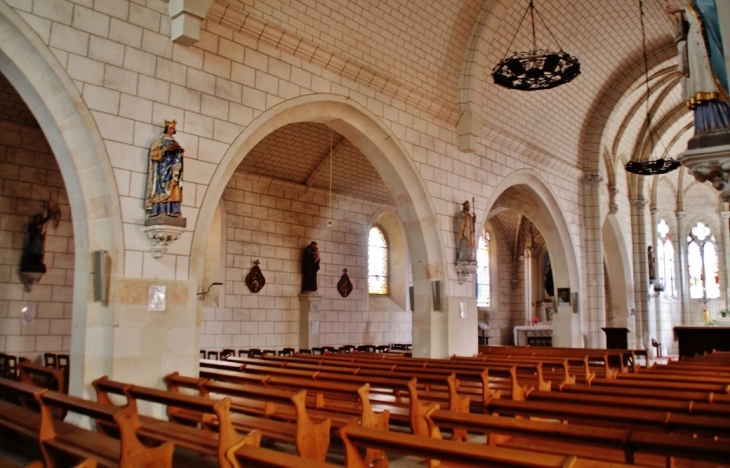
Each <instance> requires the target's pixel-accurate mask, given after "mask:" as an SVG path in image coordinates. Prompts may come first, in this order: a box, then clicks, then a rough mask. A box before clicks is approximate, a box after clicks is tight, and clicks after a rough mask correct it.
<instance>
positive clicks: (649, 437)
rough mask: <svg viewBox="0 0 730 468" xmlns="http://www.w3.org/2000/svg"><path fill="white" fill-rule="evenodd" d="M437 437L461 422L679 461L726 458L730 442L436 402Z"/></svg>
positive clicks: (537, 442)
mask: <svg viewBox="0 0 730 468" xmlns="http://www.w3.org/2000/svg"><path fill="white" fill-rule="evenodd" d="M426 419H427V422H428V426H429V431H430V434H431V436H432V437H435V438H440V437H441V432H440V430H441V428H443V427H447V428H462V429H465V430H468V431H469V432H477V433H483V434H486V435H487V436H488V443H489V444H490V445H499V446H506V447H512V448H521V449H525V450H534V451H538V452H546V451H547V452H554V453H563V454H573V455H582V456H585V457H586V458H598V459H602V460H605V461H618V462H624V463H629V464H634V463H637V464H640V465H654V466H659V467H664V466H674V460H673V458H675V457H677V458H681V459H685V460H693V461H703V462H713V463H725V462H727V461H728V460H730V445H728V444H726V443H725V442H724V441H719V440H712V439H698V438H695V437H693V436H691V435H679V434H674V435H666V434H663V433H657V432H641V431H632V430H626V429H620V428H604V427H594V426H583V425H579V424H559V423H555V422H544V421H529V420H524V419H513V418H505V417H499V416H490V415H483V414H462V413H454V412H452V411H446V410H441V409H438V408H432V409H431V410H430V411H429V412H428V414H427V415H426Z"/></svg>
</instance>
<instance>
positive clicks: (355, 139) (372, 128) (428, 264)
mask: <svg viewBox="0 0 730 468" xmlns="http://www.w3.org/2000/svg"><path fill="white" fill-rule="evenodd" d="M295 122H319V123H323V124H325V125H328V126H330V127H332V128H333V129H334V130H335V131H336V132H338V133H340V134H341V135H343V136H344V137H345V138H347V139H348V140H349V141H350V142H351V143H352V144H353V145H355V146H356V147H357V148H358V149H359V150H360V151H361V152H362V153H363V154H364V155H365V157H367V158H368V160H369V161H370V163H371V164H372V165H373V167H374V168H375V170H376V171H377V172H378V174H379V175H380V177H382V179H383V181H384V182H385V183H386V185H387V186H388V188H389V189H390V191H391V194H392V196H393V199H394V200H395V201H396V214H397V216H398V218H399V219H400V221H401V222H402V223H403V226H404V227H405V228H406V241H407V244H408V250H409V254H410V257H411V265H412V273H413V283H414V291H415V296H416V308H418V306H419V304H420V307H421V310H423V311H427V312H424V313H431V311H432V309H431V307H430V305H429V304H430V303H431V302H430V298H431V294H432V284H431V283H432V282H435V281H440V284H441V285H442V291H443V286H444V285H445V284H446V282H445V279H446V268H445V260H444V258H445V256H444V252H443V248H442V246H443V242H442V239H441V231H440V228H439V226H438V222H437V220H438V216H437V214H436V210H435V208H434V206H433V203H432V201H431V198H430V196H429V194H428V191H427V190H426V184H425V183H424V181H423V179H422V177H421V175H420V174H419V173H418V170H417V169H416V167H415V165H414V163H413V161H412V159H411V157H410V155H409V154H408V153H407V151H406V150H405V148H404V146H403V145H402V144H401V143H400V142H399V141H398V139H397V138H396V137H395V135H393V134H392V133H391V131H390V130H389V129H388V127H387V126H386V125H385V124H384V123H382V122H381V121H380V120H379V119H378V117H377V116H375V115H373V114H372V113H371V112H370V111H368V110H367V109H366V108H364V107H363V106H361V105H359V104H358V103H356V102H354V101H353V100H351V99H348V98H346V97H343V96H336V95H329V94H316V95H307V96H302V97H299V98H295V99H291V100H288V101H285V102H282V103H280V104H278V105H276V106H274V107H272V108H271V109H269V110H267V111H266V112H264V113H263V114H261V115H260V116H259V117H257V118H256V119H255V120H254V121H253V122H252V123H251V124H249V125H248V126H247V127H246V128H245V129H244V131H243V132H242V133H241V134H240V135H239V136H238V138H236V140H235V141H234V142H233V143H232V144H231V146H230V148H229V149H228V151H227V152H226V154H225V155H224V157H223V159H222V161H221V163H220V164H219V165H218V168H217V170H216V172H215V173H214V174H213V177H212V179H211V181H210V185H209V187H208V190H207V192H206V194H205V198H204V200H203V203H202V205H201V209H200V215H199V217H198V223H196V228H195V232H194V235H193V244H192V246H193V247H192V255H191V259H190V270H189V271H190V275H191V277H195V278H197V277H200V272H201V270H200V269H201V268H202V263H201V261H200V259H201V258H203V255H202V252H204V247H205V239H206V237H207V235H208V232H207V230H208V226H209V225H210V222H211V218H212V213H213V211H214V208H215V205H216V203H218V200H219V199H220V198H221V196H222V194H223V190H224V189H225V187H226V184H227V183H228V181H229V180H230V178H231V176H232V175H233V173H234V172H235V170H236V168H237V167H238V165H239V164H240V163H241V161H242V160H243V158H244V157H245V156H246V155H247V154H248V153H249V152H250V151H251V149H252V148H254V147H255V146H256V144H258V142H260V141H261V140H262V139H263V138H264V137H266V135H268V134H269V133H271V132H273V131H274V130H276V129H278V128H280V127H282V126H284V125H287V124H290V123H295ZM419 301H420V302H419ZM439 315H443V314H439ZM435 320H437V321H438V320H440V318H436V319H435ZM441 320H442V319H441ZM423 323H425V325H424V327H425V328H427V330H424V331H423V334H424V335H425V336H423V337H421V338H422V339H423V340H427V341H429V344H427V345H426V346H423V347H419V348H418V349H419V351H418V353H419V354H422V353H426V354H432V353H434V352H437V353H438V354H439V355H441V354H443V356H446V355H448V354H447V352H446V350H440V349H439V350H437V351H435V348H434V346H437V345H436V344H437V343H444V342H445V338H444V336H445V335H444V334H445V330H443V329H442V327H435V326H432V325H431V320H430V319H429V320H425V319H424V320H423ZM434 334H437V335H439V336H434ZM417 339H418V338H417V336H416V331H415V330H414V350H415V349H416V343H415V342H416V341H417ZM424 350H425V351H424ZM414 352H415V351H414Z"/></svg>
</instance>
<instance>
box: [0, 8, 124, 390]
mask: <svg viewBox="0 0 730 468" xmlns="http://www.w3.org/2000/svg"><path fill="white" fill-rule="evenodd" d="M0 70H1V71H2V73H3V74H4V75H5V76H6V77H7V79H8V80H9V81H10V83H11V84H12V85H13V87H14V88H15V89H16V90H17V91H18V93H19V94H20V96H21V97H22V98H23V100H24V101H25V102H26V104H27V105H28V108H29V109H30V110H31V112H32V113H33V115H34V116H35V118H36V120H37V121H38V124H39V125H40V127H41V129H42V131H43V133H44V135H45V136H46V139H47V140H48V142H49V144H50V146H51V148H52V150H53V154H54V155H55V157H56V160H57V161H58V166H59V168H60V170H61V174H62V177H63V181H64V184H65V186H66V191H67V193H68V198H69V204H70V207H71V213H72V216H73V231H74V247H75V263H74V268H75V272H74V291H73V311H74V312H73V318H72V332H71V353H70V354H71V377H70V392H71V393H72V394H78V395H80V394H81V393H82V391H83V385H85V384H88V383H90V381H91V379H93V378H95V377H98V375H91V374H88V372H87V369H94V372H96V373H97V374H98V373H99V372H103V371H105V369H106V371H110V370H111V369H110V364H111V360H110V356H111V355H112V351H113V350H112V346H113V341H112V340H104V339H102V337H103V336H106V335H108V334H109V333H110V329H111V324H110V325H109V326H107V325H106V324H102V325H97V326H96V327H95V328H96V330H95V331H90V329H89V321H88V320H87V316H89V315H90V314H91V313H92V312H93V313H96V312H98V313H99V314H101V313H103V309H104V307H103V306H102V305H101V303H94V302H91V300H90V297H91V296H92V295H91V294H90V292H89V283H90V281H89V275H91V274H92V271H91V252H93V251H96V250H106V251H108V252H109V254H110V255H111V257H112V277H114V276H119V271H120V268H121V266H120V265H121V262H120V261H119V259H120V257H121V256H122V255H123V245H124V243H123V241H122V239H121V234H120V233H121V232H122V226H121V214H120V213H121V211H120V207H119V197H118V194H117V193H116V182H115V179H114V174H113V171H112V168H111V164H110V163H109V158H108V156H107V152H106V148H105V146H104V144H103V142H102V139H101V135H100V134H99V131H98V129H97V127H96V124H95V123H94V119H93V117H92V115H91V113H90V112H89V109H88V108H87V107H86V106H85V104H84V101H83V99H82V98H81V96H80V95H79V93H78V90H77V88H76V86H75V85H74V84H73V82H72V81H71V79H70V78H69V76H68V74H67V73H66V70H64V69H63V67H61V65H60V64H59V62H58V60H57V59H56V57H55V56H54V55H53V53H52V52H51V51H50V50H49V49H48V47H47V46H46V45H45V44H44V43H43V42H42V41H41V39H40V38H39V37H38V35H37V34H36V33H35V32H34V31H33V29H32V28H31V27H30V26H29V25H28V24H27V23H26V22H25V21H24V20H23V19H22V18H21V17H20V16H18V15H17V14H16V13H15V12H14V11H13V9H12V8H10V7H9V6H8V5H7V3H5V2H4V1H0ZM113 284H114V283H113V282H112V285H113ZM113 291H114V289H113V287H112V294H113ZM96 322H97V323H98V322H99V321H98V320H96ZM88 336H95V337H98V339H97V340H95V341H96V342H94V343H91V342H90V341H91V340H89V341H87V337H88ZM87 374H88V375H87Z"/></svg>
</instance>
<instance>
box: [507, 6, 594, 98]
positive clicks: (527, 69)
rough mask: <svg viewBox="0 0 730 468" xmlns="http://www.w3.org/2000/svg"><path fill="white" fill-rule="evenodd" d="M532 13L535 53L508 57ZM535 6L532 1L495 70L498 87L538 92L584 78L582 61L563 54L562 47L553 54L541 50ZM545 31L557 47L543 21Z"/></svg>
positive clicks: (533, 48) (516, 54) (527, 52)
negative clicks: (582, 75)
mask: <svg viewBox="0 0 730 468" xmlns="http://www.w3.org/2000/svg"><path fill="white" fill-rule="evenodd" d="M528 12H530V19H531V21H532V50H529V51H525V52H515V53H514V54H513V55H512V56H511V57H507V53H509V49H510V48H511V47H512V43H513V42H514V40H515V37H516V36H517V33H518V32H519V31H520V27H521V26H522V22H523V21H524V20H525V16H527V13H528ZM535 14H538V15H539V13H537V10H535V4H534V3H533V0H530V4H529V5H528V7H527V10H525V14H524V15H522V19H521V20H520V24H519V25H518V26H517V30H516V31H515V35H514V36H513V37H512V41H511V42H510V44H509V46H508V47H507V52H505V56H504V58H503V59H502V60H501V61H500V62H499V63H498V64H497V66H496V67H494V69H493V70H492V77H494V83H495V84H498V85H499V86H503V87H505V88H509V89H518V90H521V91H537V90H541V89H550V88H555V87H556V86H560V85H562V84H565V83H568V82H570V81H572V80H573V78H575V77H576V76H578V75H580V61H578V59H577V58H576V57H573V56H571V55H570V54H568V53H566V52H564V51H563V49H562V47H560V45H559V44H558V51H557V52H553V51H551V50H550V49H538V48H537V36H536V34H535ZM540 21H541V22H542V24H543V26H545V29H547V31H548V32H549V33H550V35H551V36H552V37H553V40H555V42H556V43H557V40H556V39H555V36H553V33H552V32H551V31H550V28H548V27H547V24H545V20H543V19H542V17H540Z"/></svg>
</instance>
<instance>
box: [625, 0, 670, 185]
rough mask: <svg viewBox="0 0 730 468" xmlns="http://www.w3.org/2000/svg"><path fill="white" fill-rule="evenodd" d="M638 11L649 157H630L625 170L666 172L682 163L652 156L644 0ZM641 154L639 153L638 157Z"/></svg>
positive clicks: (652, 134) (653, 172)
mask: <svg viewBox="0 0 730 468" xmlns="http://www.w3.org/2000/svg"><path fill="white" fill-rule="evenodd" d="M639 12H640V18H641V40H642V49H643V52H644V83H645V85H646V128H647V131H648V132H649V159H632V160H631V161H629V162H627V163H626V166H624V167H625V168H626V170H627V171H628V172H631V173H632V174H638V175H658V174H666V173H667V172H671V171H673V170H675V169H677V168H678V167H679V166H681V165H682V163H680V162H679V161H677V160H676V159H673V158H670V157H667V158H652V156H653V155H654V129H653V128H652V123H651V105H650V101H651V88H650V87H649V59H648V58H647V53H646V30H645V27H644V0H639ZM640 157H641V155H639V158H640Z"/></svg>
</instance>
